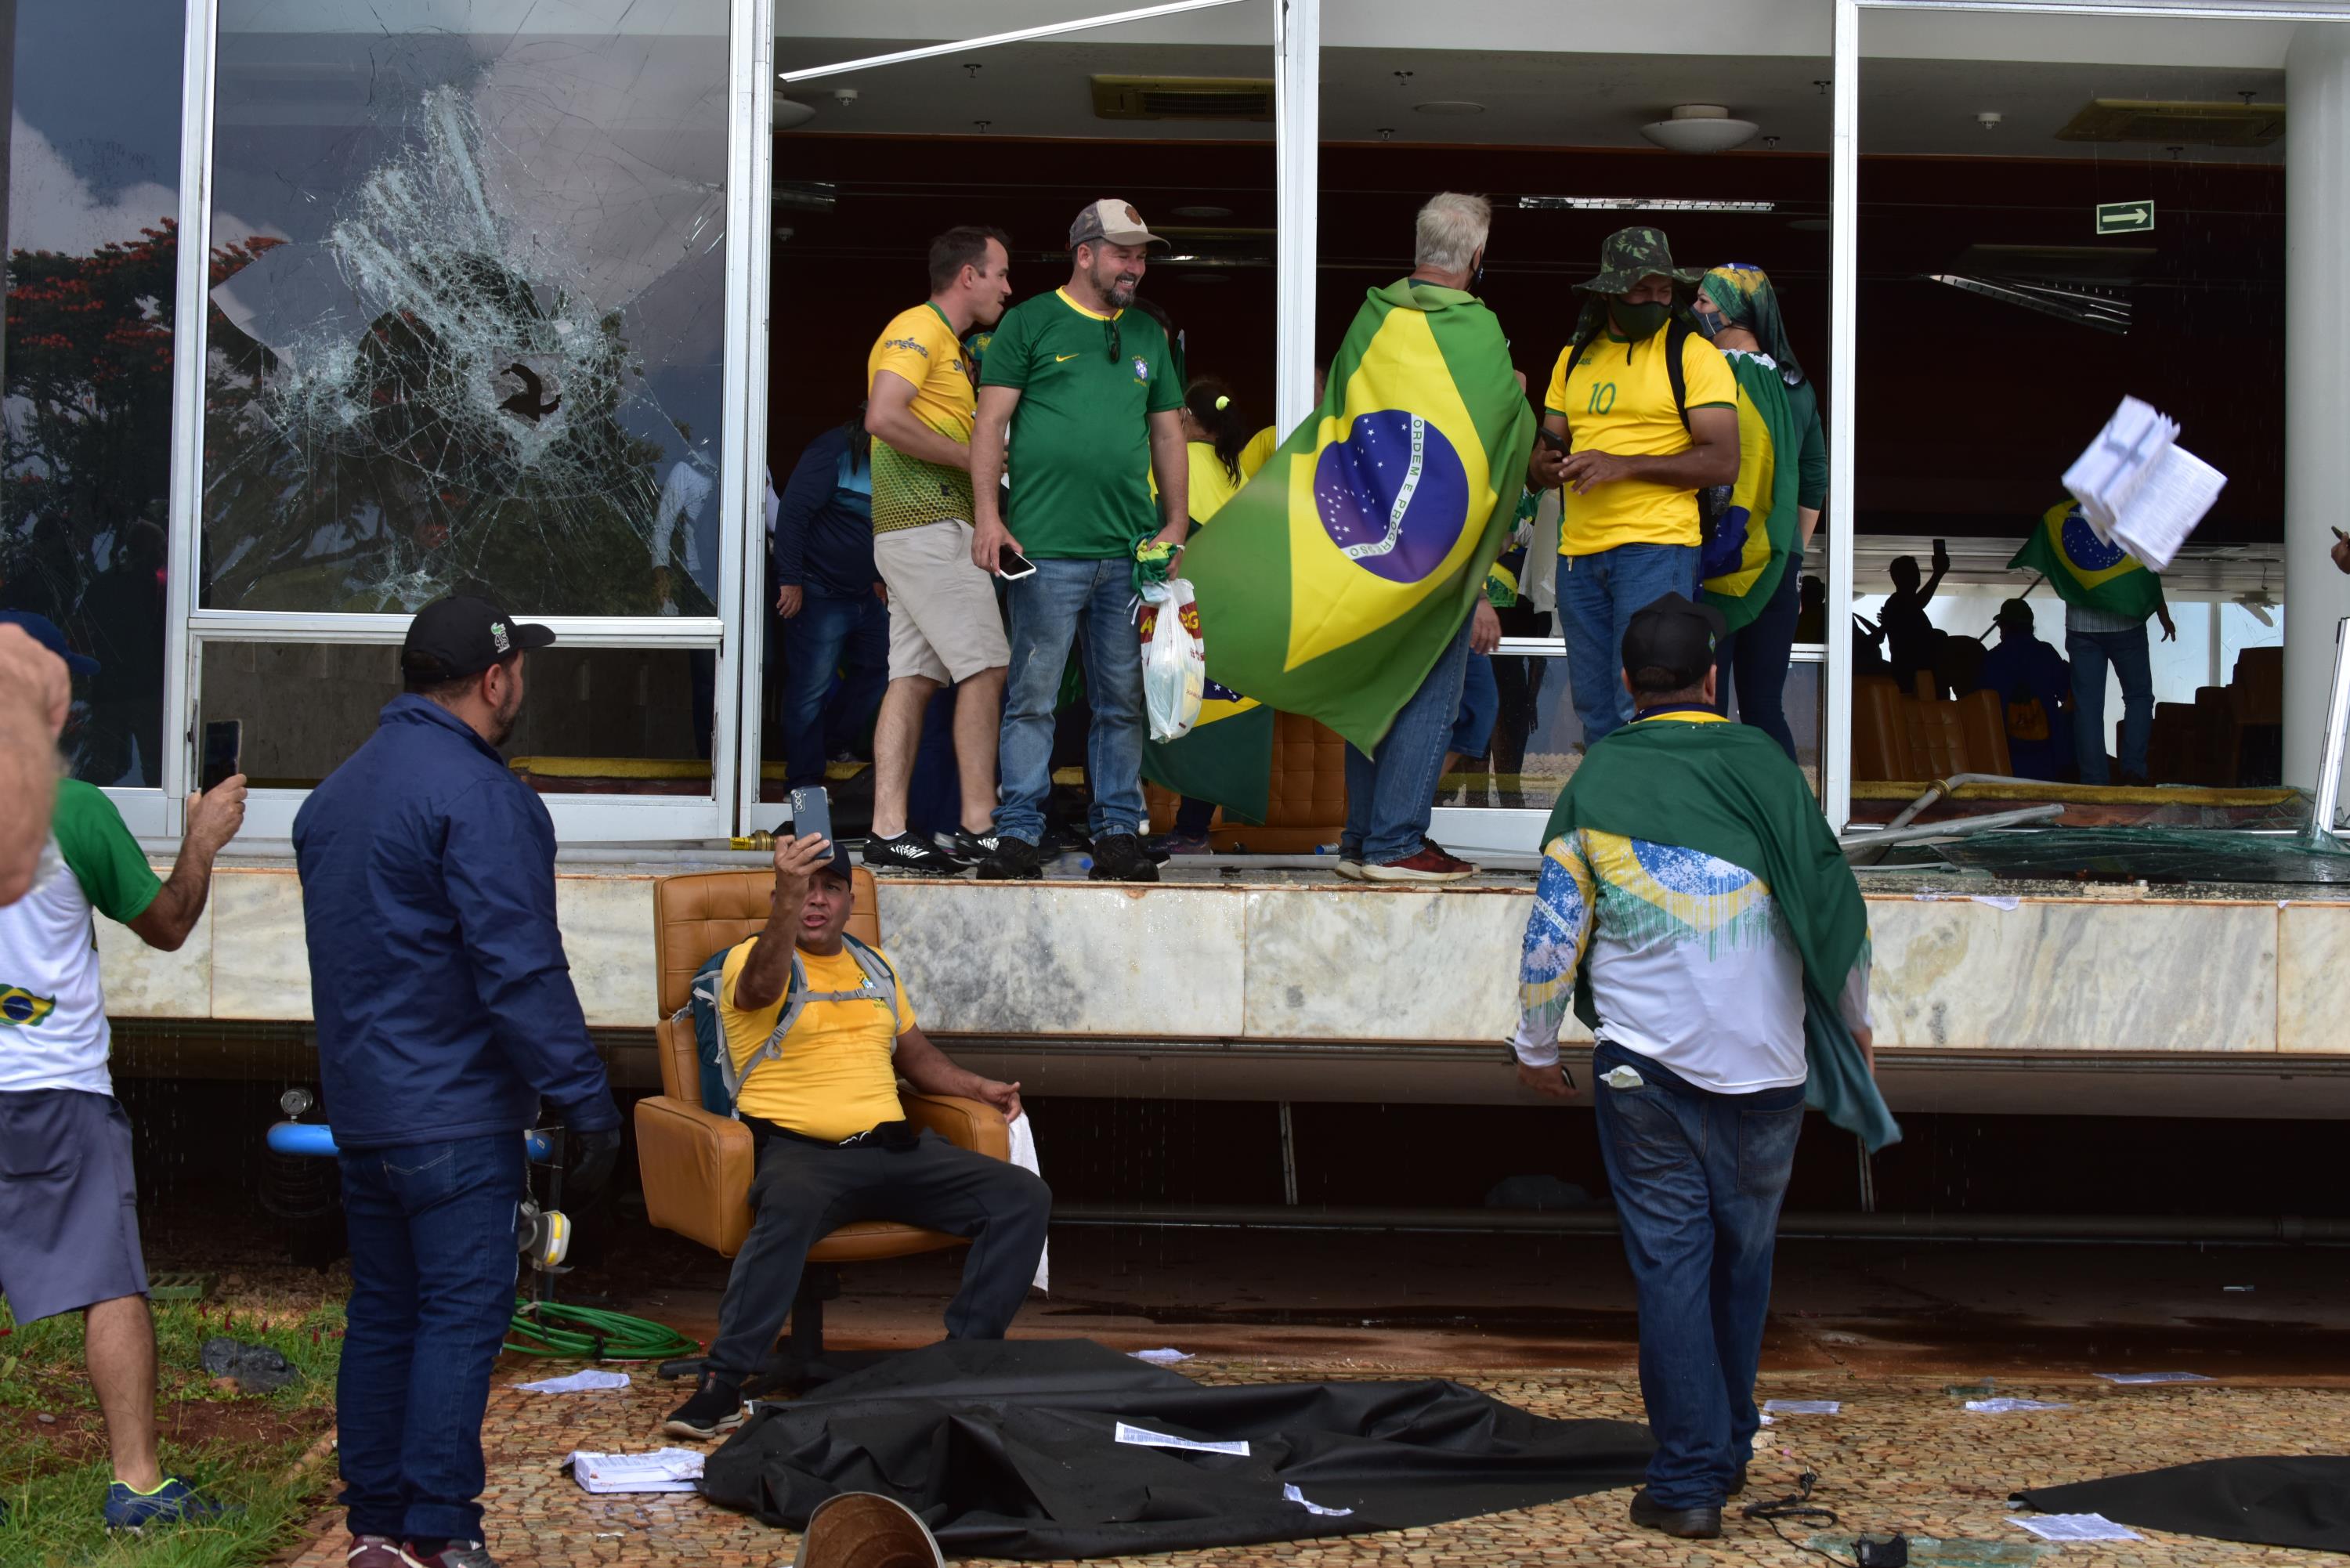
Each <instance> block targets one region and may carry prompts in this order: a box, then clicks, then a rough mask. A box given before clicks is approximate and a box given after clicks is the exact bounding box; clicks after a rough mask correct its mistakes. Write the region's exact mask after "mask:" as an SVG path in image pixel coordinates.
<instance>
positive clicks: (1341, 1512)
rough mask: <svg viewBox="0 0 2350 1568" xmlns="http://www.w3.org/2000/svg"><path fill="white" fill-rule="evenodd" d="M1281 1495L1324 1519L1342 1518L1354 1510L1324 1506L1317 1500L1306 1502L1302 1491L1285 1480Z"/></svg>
mask: <svg viewBox="0 0 2350 1568" xmlns="http://www.w3.org/2000/svg"><path fill="white" fill-rule="evenodd" d="M1281 1495H1282V1496H1283V1497H1284V1498H1287V1499H1288V1500H1289V1501H1292V1502H1294V1503H1296V1504H1297V1505H1298V1506H1299V1507H1301V1508H1303V1509H1305V1511H1306V1512H1308V1513H1316V1514H1320V1515H1321V1516H1322V1517H1323V1518H1325V1519H1344V1518H1346V1517H1347V1515H1348V1514H1350V1513H1352V1512H1354V1510H1353V1509H1351V1508H1324V1507H1323V1506H1322V1505H1321V1504H1320V1503H1318V1502H1307V1501H1305V1493H1304V1492H1302V1491H1299V1490H1297V1489H1296V1488H1295V1487H1294V1486H1291V1485H1289V1484H1288V1483H1286V1482H1284V1483H1283V1485H1282V1488H1281Z"/></svg>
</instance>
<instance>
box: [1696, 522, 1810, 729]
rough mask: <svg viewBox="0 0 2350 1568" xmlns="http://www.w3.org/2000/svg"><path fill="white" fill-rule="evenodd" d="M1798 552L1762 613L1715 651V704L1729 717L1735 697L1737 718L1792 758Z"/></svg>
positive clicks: (1799, 582)
mask: <svg viewBox="0 0 2350 1568" xmlns="http://www.w3.org/2000/svg"><path fill="white" fill-rule="evenodd" d="M1802 561H1803V558H1802V557H1801V556H1792V557H1790V558H1789V559H1788V562H1787V569H1786V571H1785V572H1784V573H1783V574H1782V575H1781V576H1780V578H1779V586H1778V587H1777V588H1776V589H1775V590H1773V593H1772V595H1771V597H1770V600H1769V602H1767V603H1765V604H1764V605H1763V610H1762V613H1761V614H1759V615H1757V616H1756V617H1755V618H1753V619H1752V620H1751V621H1748V622H1747V623H1746V624H1745V625H1744V626H1742V627H1740V628H1738V629H1737V630H1736V631H1733V632H1731V634H1730V635H1729V636H1728V637H1725V638H1723V639H1721V647H1719V648H1717V649H1714V652H1713V676H1714V695H1715V697H1716V698H1717V699H1718V701H1717V702H1716V704H1715V706H1716V707H1717V708H1718V709H1719V710H1720V711H1721V714H1722V716H1723V717H1724V718H1727V717H1729V716H1730V700H1731V696H1732V694H1735V695H1736V697H1737V699H1738V722H1740V723H1742V724H1752V725H1753V726H1754V727H1755V728H1756V729H1758V730H1760V731H1762V732H1763V733H1764V734H1766V735H1768V736H1770V737H1771V738H1772V739H1773V740H1774V741H1776V742H1779V749H1780V750H1781V751H1783V752H1784V753H1787V760H1788V761H1789V762H1791V763H1792V762H1794V760H1795V732H1794V730H1792V729H1790V728H1788V726H1787V662H1788V659H1789V656H1790V653H1791V652H1792V650H1793V649H1794V646H1795V617H1796V616H1797V615H1799V614H1801V613H1802V610H1803V605H1802V602H1801V600H1802V581H1803V574H1802V573H1801V572H1799V571H1797V570H1796V569H1795V568H1796V567H1797V566H1800V565H1802Z"/></svg>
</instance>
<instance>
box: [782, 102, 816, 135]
mask: <svg viewBox="0 0 2350 1568" xmlns="http://www.w3.org/2000/svg"><path fill="white" fill-rule="evenodd" d="M815 118H816V106H815V105H813V104H806V103H802V102H800V100H799V99H795V98H785V96H784V95H783V94H781V93H777V94H776V95H775V129H776V130H791V129H792V127H794V126H795V125H806V123H807V122H808V121H809V120H811V119H815Z"/></svg>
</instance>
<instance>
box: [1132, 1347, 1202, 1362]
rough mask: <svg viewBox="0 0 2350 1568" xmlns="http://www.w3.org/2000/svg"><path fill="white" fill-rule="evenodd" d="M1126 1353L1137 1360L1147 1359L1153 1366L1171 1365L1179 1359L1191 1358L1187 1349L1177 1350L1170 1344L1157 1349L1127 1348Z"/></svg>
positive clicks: (1186, 1359) (1187, 1359)
mask: <svg viewBox="0 0 2350 1568" xmlns="http://www.w3.org/2000/svg"><path fill="white" fill-rule="evenodd" d="M1127 1354H1128V1355H1131V1356H1132V1357H1134V1358H1135V1359H1136V1360H1137V1361H1148V1362H1149V1363H1150V1365H1152V1366H1174V1365H1175V1364H1176V1363H1177V1362H1179V1361H1189V1360H1191V1354H1190V1353H1189V1352H1188V1351H1181V1350H1178V1349H1176V1348H1175V1347H1174V1346H1173V1345H1167V1346H1165V1347H1163V1348H1161V1349H1159V1350H1129V1351H1128V1352H1127Z"/></svg>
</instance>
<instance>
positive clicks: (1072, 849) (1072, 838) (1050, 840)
mask: <svg viewBox="0 0 2350 1568" xmlns="http://www.w3.org/2000/svg"><path fill="white" fill-rule="evenodd" d="M1093 848H1094V841H1093V840H1092V839H1090V838H1088V837H1087V836H1085V834H1084V833H1083V832H1081V831H1079V830H1078V829H1076V828H1074V827H1064V826H1061V825H1060V824H1058V823H1048V824H1046V825H1045V837H1044V839H1043V841H1042V842H1041V843H1039V844H1038V845H1037V846H1036V852H1037V853H1038V854H1040V855H1042V856H1043V857H1045V859H1047V860H1050V859H1052V858H1054V857H1055V856H1060V855H1090V854H1092V853H1093Z"/></svg>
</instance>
